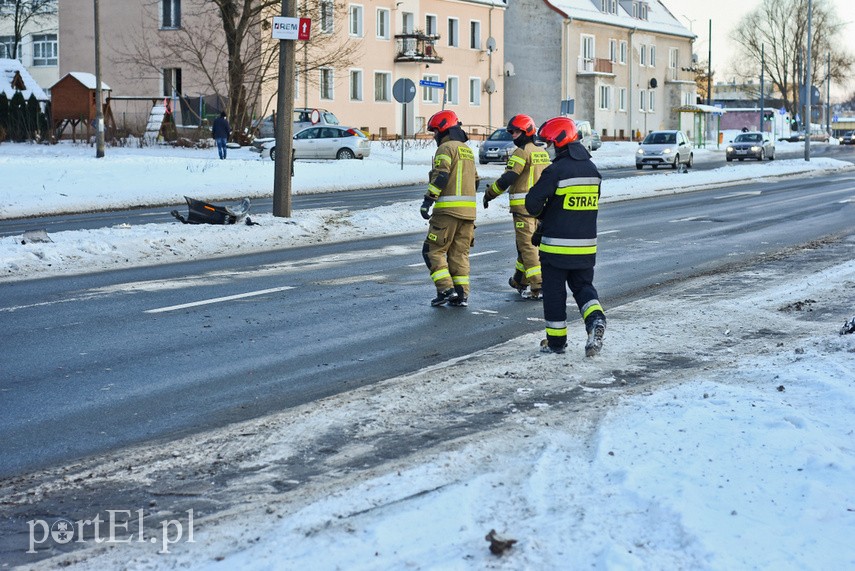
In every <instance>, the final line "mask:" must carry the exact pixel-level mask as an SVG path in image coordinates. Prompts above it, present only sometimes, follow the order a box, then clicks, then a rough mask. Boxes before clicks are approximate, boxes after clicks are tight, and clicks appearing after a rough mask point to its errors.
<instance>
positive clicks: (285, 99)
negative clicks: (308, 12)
mask: <svg viewBox="0 0 855 571" xmlns="http://www.w3.org/2000/svg"><path fill="white" fill-rule="evenodd" d="M294 2H295V0H282V16H283V17H293V16H294ZM289 42H291V43H290V45H289ZM294 59H295V58H294V44H293V40H279V82H278V94H277V97H276V118H277V120H276V126H275V129H276V159H275V161H274V166H273V216H279V217H286V218H290V217H291V165H292V164H293V163H292V162H291V149H292V143H293V142H292V140H291V137H292V131H293V129H294Z"/></svg>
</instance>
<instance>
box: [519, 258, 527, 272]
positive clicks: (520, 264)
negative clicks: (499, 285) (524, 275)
mask: <svg viewBox="0 0 855 571" xmlns="http://www.w3.org/2000/svg"><path fill="white" fill-rule="evenodd" d="M517 269H518V270H519V271H521V272H524V271H525V266H524V265H523V263H522V262H520V261H519V260H517Z"/></svg>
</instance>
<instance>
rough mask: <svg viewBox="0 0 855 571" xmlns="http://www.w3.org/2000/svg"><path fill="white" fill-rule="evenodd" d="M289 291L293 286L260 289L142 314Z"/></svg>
mask: <svg viewBox="0 0 855 571" xmlns="http://www.w3.org/2000/svg"><path fill="white" fill-rule="evenodd" d="M289 289H294V286H282V287H273V288H270V289H261V290H258V291H249V292H246V293H239V294H237V295H227V296H225V297H214V298H211V299H203V300H201V301H193V302H191V303H182V304H180V305H170V306H169V307H159V308H157V309H147V310H146V311H145V312H144V313H164V312H167V311H175V310H177V309H186V308H188V307H198V306H200V305H208V304H211V303H220V302H223V301H232V300H235V299H243V298H245V297H255V296H257V295H264V294H267V293H276V292H277V291H285V290H289Z"/></svg>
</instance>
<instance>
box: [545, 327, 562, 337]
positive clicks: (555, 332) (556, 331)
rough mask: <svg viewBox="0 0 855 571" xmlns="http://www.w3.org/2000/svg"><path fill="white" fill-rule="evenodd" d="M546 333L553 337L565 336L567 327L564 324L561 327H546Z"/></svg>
mask: <svg viewBox="0 0 855 571" xmlns="http://www.w3.org/2000/svg"><path fill="white" fill-rule="evenodd" d="M546 334H547V335H552V336H553V337H567V327H566V326H565V327H563V328H561V329H552V328H551V327H547V328H546Z"/></svg>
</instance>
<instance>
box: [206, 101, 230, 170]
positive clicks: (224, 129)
mask: <svg viewBox="0 0 855 571" xmlns="http://www.w3.org/2000/svg"><path fill="white" fill-rule="evenodd" d="M231 134H232V127H231V125H229V120H228V119H226V112H225V111H223V112H222V113H220V116H219V117H217V118H216V119H214V124H213V125H212V126H211V135H212V136H213V137H214V141H215V142H216V143H217V153H219V155H220V160H224V159H225V158H226V150H227V147H226V145H227V144H228V142H229V137H230V136H231Z"/></svg>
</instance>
